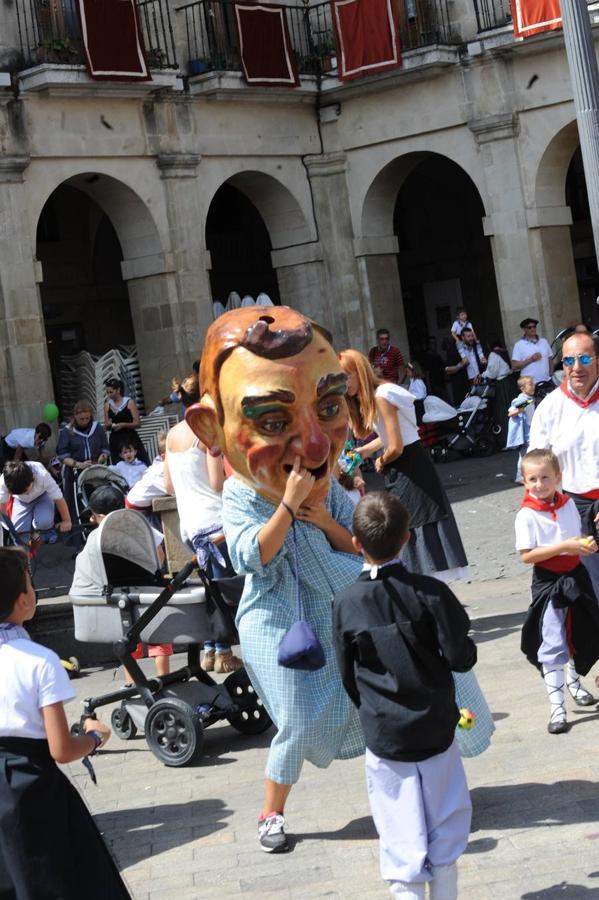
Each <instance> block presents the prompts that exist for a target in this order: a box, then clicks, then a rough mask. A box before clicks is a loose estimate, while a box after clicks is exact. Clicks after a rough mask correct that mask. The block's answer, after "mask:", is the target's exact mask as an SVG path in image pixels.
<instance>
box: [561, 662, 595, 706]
mask: <svg viewBox="0 0 599 900" xmlns="http://www.w3.org/2000/svg"><path fill="white" fill-rule="evenodd" d="M566 684H567V685H568V690H569V691H570V693H571V694H572V696H573V697H574V699H575V700H580V699H582V698H583V697H586V696H589V697H590V696H591V694H590V693H589V692H588V691H587V690H586V688H583V686H582V684H581V683H580V675H579V674H578V672H577V671H576V669H575V667H574V660H573V659H569V660H568V665H567V666H566Z"/></svg>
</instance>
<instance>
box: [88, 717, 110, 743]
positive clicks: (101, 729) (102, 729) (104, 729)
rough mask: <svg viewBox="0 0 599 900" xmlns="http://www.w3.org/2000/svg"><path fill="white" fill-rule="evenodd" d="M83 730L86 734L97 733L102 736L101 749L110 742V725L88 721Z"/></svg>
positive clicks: (97, 720)
mask: <svg viewBox="0 0 599 900" xmlns="http://www.w3.org/2000/svg"><path fill="white" fill-rule="evenodd" d="M83 730H84V731H85V733H86V734H87V732H88V731H97V732H98V734H101V735H102V743H101V744H100V747H103V746H104V745H105V744H106V743H107V742H108V739H109V737H110V735H111V731H110V728H109V727H108V725H105V724H104V722H100V720H99V719H86V720H85V722H84V723H83Z"/></svg>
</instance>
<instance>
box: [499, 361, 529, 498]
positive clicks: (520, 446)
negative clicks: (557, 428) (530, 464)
mask: <svg viewBox="0 0 599 900" xmlns="http://www.w3.org/2000/svg"><path fill="white" fill-rule="evenodd" d="M517 384H518V387H519V388H520V393H519V394H518V396H517V397H515V398H514V400H512V402H511V403H510V406H509V409H508V411H507V414H508V419H509V421H508V431H507V441H506V445H505V446H506V449H517V450H518V451H519V453H518V463H517V465H516V477H515V479H514V480H515V482H516V484H522V483H523V481H522V460H523V458H524V456H525V454H526V453H527V452H528V438H529V435H530V425H531V423H532V417H533V415H534V412H535V380H534V378H533V377H532V376H531V375H522V377H521V378H519V379H518V381H517Z"/></svg>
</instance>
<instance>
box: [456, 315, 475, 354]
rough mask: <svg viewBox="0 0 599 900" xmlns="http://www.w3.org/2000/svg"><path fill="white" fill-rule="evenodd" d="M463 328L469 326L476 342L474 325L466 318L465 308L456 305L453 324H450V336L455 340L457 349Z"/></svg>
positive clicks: (460, 341)
mask: <svg viewBox="0 0 599 900" xmlns="http://www.w3.org/2000/svg"><path fill="white" fill-rule="evenodd" d="M464 328H469V329H470V331H472V333H473V334H474V338H475V340H476V342H477V343H478V338H477V337H476V332H475V330H474V325H473V324H472V322H471V321H470V319H469V318H468V312H467V310H466V309H465V308H464V307H463V306H458V308H457V309H456V315H455V319H454V322H453V325H452V326H451V336H452V338H453V339H454V341H455V342H456V344H457V346H458V349H459V346H460V344H461V343H462V331H463V330H464Z"/></svg>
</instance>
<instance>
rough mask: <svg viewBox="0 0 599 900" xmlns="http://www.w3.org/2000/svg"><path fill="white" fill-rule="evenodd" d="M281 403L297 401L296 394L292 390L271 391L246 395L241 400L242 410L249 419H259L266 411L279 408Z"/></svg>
mask: <svg viewBox="0 0 599 900" xmlns="http://www.w3.org/2000/svg"><path fill="white" fill-rule="evenodd" d="M279 403H295V394H292V393H291V391H269V392H268V394H261V395H260V396H259V397H256V396H254V397H244V398H243V399H242V401H241V411H242V412H243V415H244V416H246V418H248V419H257V418H258V416H261V415H262V414H263V413H265V412H271V410H273V409H276V408H277V404H279Z"/></svg>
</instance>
